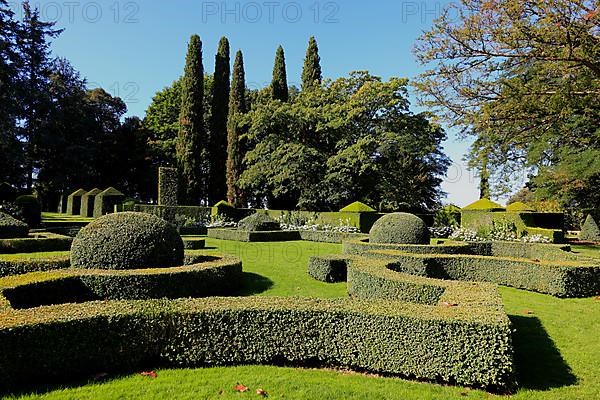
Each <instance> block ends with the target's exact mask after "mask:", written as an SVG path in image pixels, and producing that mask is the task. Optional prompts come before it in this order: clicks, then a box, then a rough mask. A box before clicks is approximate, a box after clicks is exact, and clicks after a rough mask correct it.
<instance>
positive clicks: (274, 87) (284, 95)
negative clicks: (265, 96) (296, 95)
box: [271, 46, 290, 103]
mask: <svg viewBox="0 0 600 400" xmlns="http://www.w3.org/2000/svg"><path fill="white" fill-rule="evenodd" d="M271 92H272V95H273V99H275V100H281V101H283V102H284V103H285V102H287V101H288V100H289V98H290V95H289V92H288V82H287V72H286V71H285V53H284V52H283V47H281V46H279V47H278V48H277V54H276V55H275V65H274V67H273V80H272V82H271Z"/></svg>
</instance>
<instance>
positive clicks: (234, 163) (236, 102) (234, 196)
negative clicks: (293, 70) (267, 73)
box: [227, 50, 247, 207]
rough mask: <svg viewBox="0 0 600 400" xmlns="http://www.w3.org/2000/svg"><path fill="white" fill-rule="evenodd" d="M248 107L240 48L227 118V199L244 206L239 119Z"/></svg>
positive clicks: (242, 156) (234, 69) (242, 149)
mask: <svg viewBox="0 0 600 400" xmlns="http://www.w3.org/2000/svg"><path fill="white" fill-rule="evenodd" d="M246 107H247V105H246V78H245V73H244V57H243V55H242V52H241V51H239V50H238V52H237V54H236V55H235V62H234V64H233V77H232V81H231V92H230V94H229V117H228V119H227V200H228V201H229V202H230V203H231V204H233V205H235V206H236V207H240V206H243V205H244V201H245V199H244V193H243V192H242V190H241V189H240V187H239V185H238V180H239V178H240V175H241V174H242V168H243V165H242V163H243V161H244V156H245V149H244V146H243V144H242V143H241V140H240V136H241V135H242V133H243V132H242V129H240V127H239V120H240V116H241V115H243V114H245V113H246V112H247V108H246Z"/></svg>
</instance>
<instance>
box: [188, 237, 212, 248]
mask: <svg viewBox="0 0 600 400" xmlns="http://www.w3.org/2000/svg"><path fill="white" fill-rule="evenodd" d="M205 245H206V241H205V240H204V239H187V238H183V247H184V248H185V249H186V250H200V249H203V248H204V246H205Z"/></svg>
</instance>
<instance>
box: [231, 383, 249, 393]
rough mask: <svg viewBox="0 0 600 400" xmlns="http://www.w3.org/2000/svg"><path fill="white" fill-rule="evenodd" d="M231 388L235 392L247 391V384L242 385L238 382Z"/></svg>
mask: <svg viewBox="0 0 600 400" xmlns="http://www.w3.org/2000/svg"><path fill="white" fill-rule="evenodd" d="M233 390H235V391H236V392H240V393H244V392H247V391H248V386H244V385H242V384H239V383H238V384H237V385H235V386H234V387H233Z"/></svg>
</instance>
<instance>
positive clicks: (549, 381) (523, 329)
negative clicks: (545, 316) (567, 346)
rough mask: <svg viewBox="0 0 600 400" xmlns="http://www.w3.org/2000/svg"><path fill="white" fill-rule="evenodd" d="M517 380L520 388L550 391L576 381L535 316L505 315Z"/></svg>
mask: <svg viewBox="0 0 600 400" xmlns="http://www.w3.org/2000/svg"><path fill="white" fill-rule="evenodd" d="M508 317H509V318H510V321H511V322H512V324H513V327H514V330H515V332H514V334H513V346H514V349H515V366H516V373H517V381H518V382H519V386H520V387H521V388H523V389H530V390H542V391H543V390H550V389H555V388H560V387H564V386H572V385H575V384H576V383H577V376H575V375H574V374H573V371H572V370H571V367H569V365H568V364H567V362H566V361H565V359H564V358H563V357H562V355H561V354H560V351H559V350H558V348H557V347H556V344H555V343H554V341H553V340H552V338H551V337H550V336H549V335H548V333H547V332H546V330H545V329H544V327H543V326H542V323H541V321H540V320H539V319H538V318H536V317H524V316H521V315H509V316H508Z"/></svg>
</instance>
